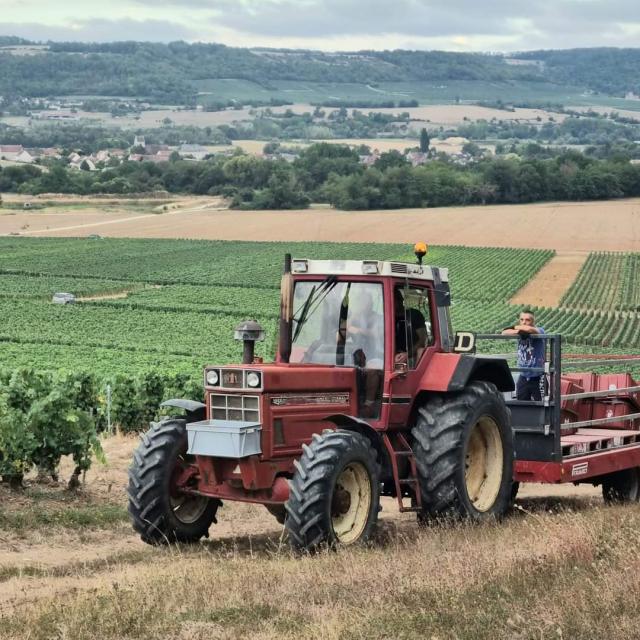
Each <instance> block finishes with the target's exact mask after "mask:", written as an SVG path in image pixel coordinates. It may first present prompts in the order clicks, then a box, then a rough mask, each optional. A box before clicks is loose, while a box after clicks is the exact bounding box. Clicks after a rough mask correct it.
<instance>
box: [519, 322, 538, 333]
mask: <svg viewBox="0 0 640 640" xmlns="http://www.w3.org/2000/svg"><path fill="white" fill-rule="evenodd" d="M521 332H523V333H535V334H538V333H540V330H539V329H538V327H532V326H531V325H528V324H517V325H516V326H515V327H513V333H521Z"/></svg>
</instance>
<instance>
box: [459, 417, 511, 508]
mask: <svg viewBox="0 0 640 640" xmlns="http://www.w3.org/2000/svg"><path fill="white" fill-rule="evenodd" d="M503 471H504V457H503V449H502V438H501V437H500V429H499V428H498V425H497V424H496V421H495V420H494V419H493V418H490V417H489V416H482V417H481V418H480V419H479V420H478V421H477V422H476V424H475V425H474V426H473V428H472V429H471V433H470V434H469V440H468V442H467V450H466V455H465V484H466V488H467V495H468V496H469V500H471V504H472V505H473V506H474V508H475V509H477V510H478V511H488V510H489V509H491V507H492V506H493V505H494V503H495V501H496V498H497V497H498V493H499V492H500V486H501V484H502V474H503Z"/></svg>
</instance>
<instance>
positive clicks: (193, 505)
mask: <svg viewBox="0 0 640 640" xmlns="http://www.w3.org/2000/svg"><path fill="white" fill-rule="evenodd" d="M191 462H192V456H188V455H186V454H184V453H183V454H182V455H180V456H178V459H177V460H176V466H175V468H174V470H173V474H172V478H171V491H170V495H169V506H170V507H171V511H172V512H173V515H174V517H175V518H176V519H177V520H178V521H179V522H181V523H182V524H193V523H194V522H196V521H197V520H198V519H199V518H200V517H201V516H202V514H203V513H204V512H205V511H206V510H207V506H208V504H209V498H207V497H206V496H196V495H191V494H188V493H183V492H181V491H180V489H179V488H178V487H177V486H176V479H177V477H178V476H179V475H180V474H181V473H182V472H183V471H184V469H185V467H188V466H190V464H191Z"/></svg>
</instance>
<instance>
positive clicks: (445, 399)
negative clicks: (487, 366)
mask: <svg viewBox="0 0 640 640" xmlns="http://www.w3.org/2000/svg"><path fill="white" fill-rule="evenodd" d="M412 436H413V450H414V454H415V457H416V466H417V469H418V480H419V483H420V491H421V494H422V509H423V513H422V514H421V518H419V519H425V518H427V517H451V516H456V517H460V516H462V517H465V518H471V519H472V520H486V519H491V518H500V517H501V516H502V515H504V513H505V512H506V511H507V510H508V509H509V506H510V504H511V502H512V498H511V492H512V486H513V484H512V483H513V433H512V431H511V415H510V412H509V409H508V408H507V406H506V405H505V402H504V399H503V397H502V394H500V393H499V392H498V390H497V389H496V387H495V385H493V384H491V383H488V382H482V381H476V382H472V383H471V384H469V385H468V386H467V387H466V388H465V389H464V391H461V392H459V393H456V394H448V395H442V396H437V397H433V398H431V399H429V400H428V401H427V402H426V403H425V404H424V405H423V406H421V407H419V409H418V414H417V419H416V423H415V426H414V427H413V430H412Z"/></svg>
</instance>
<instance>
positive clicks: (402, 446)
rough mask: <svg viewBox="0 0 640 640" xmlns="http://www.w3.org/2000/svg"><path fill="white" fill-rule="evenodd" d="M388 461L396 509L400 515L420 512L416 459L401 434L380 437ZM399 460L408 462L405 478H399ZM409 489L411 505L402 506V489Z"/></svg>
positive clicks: (386, 434)
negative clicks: (387, 454)
mask: <svg viewBox="0 0 640 640" xmlns="http://www.w3.org/2000/svg"><path fill="white" fill-rule="evenodd" d="M382 439H383V441H384V444H385V447H386V448H387V452H388V453H389V459H390V460H391V470H392V472H393V482H394V485H395V490H396V499H397V500H398V508H399V510H400V512H401V513H406V512H407V511H422V494H421V492H420V483H419V482H418V473H417V469H416V459H415V457H414V454H413V450H412V449H411V445H410V444H409V443H408V442H407V439H406V438H405V436H404V434H402V433H393V432H392V433H385V434H384V435H383V436H382ZM399 460H408V462H409V469H408V475H407V477H405V478H401V477H400V469H399V465H398V461H399ZM403 487H409V489H410V492H411V495H410V496H409V497H411V498H412V499H413V500H412V501H413V504H412V505H411V506H410V507H407V506H405V505H404V498H405V497H406V496H404V495H403V492H402V488H403Z"/></svg>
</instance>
